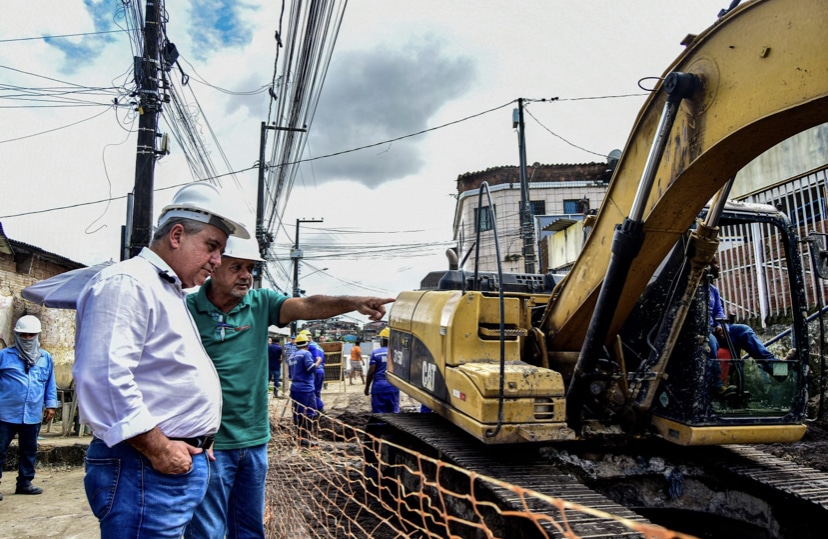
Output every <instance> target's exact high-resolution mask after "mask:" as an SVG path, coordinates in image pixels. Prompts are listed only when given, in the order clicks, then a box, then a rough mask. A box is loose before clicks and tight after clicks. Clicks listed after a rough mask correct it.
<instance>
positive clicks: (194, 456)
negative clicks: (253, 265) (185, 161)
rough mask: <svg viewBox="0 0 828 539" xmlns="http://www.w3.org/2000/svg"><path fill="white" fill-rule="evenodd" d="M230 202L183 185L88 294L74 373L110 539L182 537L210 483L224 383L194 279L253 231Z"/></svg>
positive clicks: (97, 498)
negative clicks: (198, 322) (137, 245)
mask: <svg viewBox="0 0 828 539" xmlns="http://www.w3.org/2000/svg"><path fill="white" fill-rule="evenodd" d="M225 204H226V203H225V200H224V199H223V198H222V196H221V193H219V191H218V190H217V189H216V188H215V187H213V186H211V185H209V184H207V183H193V184H189V185H186V186H184V187H182V188H181V189H180V190H179V191H178V192H177V193H176V194H175V195H174V196H173V200H172V203H171V204H169V205H168V206H166V207H164V208H163V209H162V210H161V216H160V217H159V220H158V228H157V229H156V231H155V234H154V235H153V238H152V241H151V242H150V246H149V248H144V249H143V250H142V251H141V252H140V253H139V254H138V255H137V256H135V257H133V258H130V259H129V260H124V261H122V262H119V263H117V264H113V265H111V266H108V267H107V268H105V269H103V270H102V271H101V272H100V273H98V274H97V275H96V276H95V277H93V278H92V279H91V280H90V282H89V283H87V285H86V287H85V288H84V289H83V290H82V291H81V293H80V296H79V298H78V304H77V317H76V331H75V363H74V366H73V369H72V372H73V375H74V379H75V385H76V389H77V394H78V401H79V402H81V403H83V404H82V406H81V409H80V417H81V422H82V423H84V424H86V425H89V426H90V427H91V428H92V431H93V434H94V438H93V440H92V442H91V443H90V444H89V448H88V449H87V452H86V476H85V477H84V487H85V488H86V496H87V499H88V500H89V505H90V507H91V508H92V513H94V514H95V515H96V516H97V517H98V519H99V522H100V529H101V537H102V538H103V539H109V538H118V539H120V538H122V537H154V538H161V537H164V538H179V537H181V534H182V533H183V531H184V527H185V526H186V525H187V523H188V522H189V521H190V520H191V519H192V515H193V511H194V510H195V508H196V506H197V505H198V504H199V503H201V500H202V498H203V497H204V493H205V491H206V490H207V479H208V477H209V475H208V458H207V453H206V452H205V449H206V448H207V447H209V445H210V443H211V437H212V435H213V434H215V432H216V431H217V430H218V427H219V422H220V420H221V409H222V408H221V386H220V385H219V378H218V375H217V374H216V369H215V367H213V363H212V362H211V361H210V358H209V357H208V356H207V353H206V352H205V351H204V347H203V346H202V344H201V341H200V339H199V335H198V332H197V331H196V328H195V325H194V324H193V320H192V317H190V313H189V311H187V306H186V303H185V298H186V295H187V294H186V292H184V289H185V288H192V287H193V286H196V285H200V284H202V283H203V282H204V280H205V279H207V277H209V276H210V275H211V274H212V272H213V271H215V269H216V268H217V267H218V266H219V265H220V264H221V252H222V250H223V249H224V246H225V243H226V241H227V237H228V236H230V235H240V236H243V237H249V235H248V232H247V230H246V229H245V228H244V226H243V225H242V224H241V223H239V222H238V221H236V220H234V219H232V218H230V215H231V214H234V213H235V212H234V211H233V209H232V208H228V207H226V205H225ZM262 350H264V346H262ZM139 500H140V503H138V501H139Z"/></svg>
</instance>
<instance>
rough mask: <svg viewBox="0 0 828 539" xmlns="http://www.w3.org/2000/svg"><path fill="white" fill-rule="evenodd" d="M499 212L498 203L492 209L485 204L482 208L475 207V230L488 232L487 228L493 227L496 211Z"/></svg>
mask: <svg viewBox="0 0 828 539" xmlns="http://www.w3.org/2000/svg"><path fill="white" fill-rule="evenodd" d="M496 212H497V205H495V206H492V208H491V209H490V208H489V206H483V207H482V208H475V209H474V224H475V227H476V228H475V230H479V231H480V232H486V231H487V230H491V229H492V228H493V226H494V225H493V219H494V213H496Z"/></svg>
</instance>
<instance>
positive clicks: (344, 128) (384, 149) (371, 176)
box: [308, 39, 477, 188]
mask: <svg viewBox="0 0 828 539" xmlns="http://www.w3.org/2000/svg"><path fill="white" fill-rule="evenodd" d="M442 48H443V44H442V43H441V42H440V41H437V40H433V39H424V40H421V44H410V45H408V46H407V47H406V48H405V49H404V50H387V49H383V48H376V49H373V50H370V51H351V52H345V53H342V54H334V57H333V60H332V61H331V67H330V69H329V71H328V76H327V78H326V80H325V85H324V87H323V89H322V95H321V97H320V102H319V107H318V110H317V113H316V116H315V118H314V121H313V127H312V132H311V136H310V144H309V148H308V149H309V150H310V152H311V154H310V156H311V157H313V156H319V155H327V154H330V153H335V152H341V151H344V150H350V149H353V148H357V147H360V146H365V145H369V144H373V143H376V142H380V141H383V140H388V139H393V138H396V137H400V136H403V135H407V134H410V133H414V132H417V131H422V130H424V129H427V128H428V127H429V119H430V118H431V117H432V116H433V115H434V114H435V113H436V112H437V111H438V110H440V108H441V107H442V106H443V105H445V104H446V103H448V102H449V101H451V100H453V99H457V98H458V97H460V96H462V95H463V94H464V93H465V92H466V90H467V89H468V88H469V87H470V86H471V84H472V83H473V82H474V80H475V78H476V76H477V68H476V65H475V63H474V61H473V60H472V59H471V58H468V57H454V58H452V57H448V56H447V55H446V54H444V52H443V49H442ZM423 162H424V161H423V157H422V156H421V155H420V151H419V149H418V146H417V143H416V139H409V140H402V141H398V142H394V143H390V144H387V145H384V146H377V147H373V148H369V149H366V150H360V151H358V152H353V153H349V154H345V155H343V156H338V157H335V158H329V159H322V160H319V161H316V162H314V165H313V167H314V176H315V178H316V181H317V182H326V181H333V180H352V181H357V182H360V183H362V184H364V185H366V186H368V187H372V188H373V187H376V186H378V185H380V184H381V183H383V182H386V181H389V180H394V179H399V178H402V177H405V176H408V175H411V174H414V173H416V172H417V171H419V170H420V169H421V168H422V166H423Z"/></svg>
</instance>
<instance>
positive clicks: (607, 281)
mask: <svg viewBox="0 0 828 539" xmlns="http://www.w3.org/2000/svg"><path fill="white" fill-rule="evenodd" d="M700 85H701V83H700V81H699V79H698V77H696V76H695V75H693V74H691V73H680V72H673V73H670V74H669V75H667V77H666V78H665V80H664V83H663V84H662V85H661V88H662V89H663V90H664V91H665V92H666V93H667V100H666V102H665V103H664V109H663V110H662V113H661V119H660V120H659V125H658V129H657V130H656V135H655V139H654V140H653V143H652V146H651V147H650V153H649V155H648V156H647V163H646V166H645V168H644V171H643V173H642V175H641V180H640V181H639V183H638V190H637V191H636V194H635V199H634V200H633V204H632V207H631V208H630V215H629V216H628V217H626V218H625V219H624V221H623V223H621V224H619V225H617V226H616V228H615V234H614V236H613V239H612V257H611V258H610V261H609V265H608V266H607V273H606V276H605V277H604V282H603V284H602V286H601V291H600V293H599V295H598V300H597V302H596V304H595V310H594V311H593V315H592V318H591V319H590V321H589V328H588V329H587V334H586V338H585V339H584V343H583V345H582V347H581V351H580V354H579V355H578V362H577V363H576V364H575V370H574V372H573V374H572V380H571V382H570V384H569V388H568V389H567V392H566V418H567V423H568V424H569V426H570V428H572V429H573V430H575V431H576V432H580V430H581V412H582V409H583V406H584V405H585V404H586V399H587V395H588V393H589V384H590V382H591V381H592V380H593V379H594V376H595V370H596V367H597V365H598V360H599V354H600V353H601V350H602V349H603V347H604V343H605V342H606V339H607V333H608V331H609V326H610V323H611V322H612V317H613V315H614V313H615V309H616V308H617V307H618V301H619V299H620V297H621V291H622V290H623V288H624V281H626V280H627V275H628V273H629V270H630V266H631V265H632V261H633V260H634V259H635V257H636V256H638V253H639V251H640V249H641V246H642V244H643V243H644V207H645V205H646V203H647V198H648V197H649V195H650V192H651V191H652V186H653V182H654V180H655V175H656V171H657V170H658V165H659V163H660V162H661V157H662V155H663V154H664V148H665V147H666V145H667V140H668V137H669V135H670V130H671V129H672V127H673V123H674V121H675V119H676V114H677V113H678V109H679V105H680V104H681V101H682V100H683V99H685V98H687V97H691V96H692V95H693V94H694V93H695V91H696V89H697V88H698V87H699V86H700Z"/></svg>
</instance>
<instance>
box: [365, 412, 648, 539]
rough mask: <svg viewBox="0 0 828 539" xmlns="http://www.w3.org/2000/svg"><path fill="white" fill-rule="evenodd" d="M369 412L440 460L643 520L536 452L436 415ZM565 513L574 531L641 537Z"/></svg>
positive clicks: (601, 538) (605, 537)
mask: <svg viewBox="0 0 828 539" xmlns="http://www.w3.org/2000/svg"><path fill="white" fill-rule="evenodd" d="M374 417H375V418H377V419H379V420H381V421H383V422H385V423H388V424H389V425H392V426H393V427H394V428H396V429H399V430H401V431H403V432H405V433H407V434H409V435H411V436H414V437H416V438H417V439H419V440H421V441H422V442H424V443H426V444H427V445H429V446H430V447H431V448H433V449H434V450H435V451H437V452H438V454H440V456H441V458H442V459H443V460H445V461H447V462H450V463H452V464H454V465H457V466H460V467H462V468H465V469H467V470H470V471H474V472H477V473H480V474H483V475H487V476H490V477H495V478H497V479H499V480H501V481H505V482H507V483H511V484H513V485H517V486H520V487H522V488H526V489H531V490H533V491H536V492H539V493H542V494H545V495H547V496H550V497H555V498H560V499H563V500H566V501H569V502H573V503H578V504H581V505H584V506H588V507H591V508H594V509H600V510H601V511H605V512H607V513H610V514H613V515H616V516H620V517H624V518H626V519H629V520H634V521H637V522H641V523H649V521H648V520H647V519H645V518H644V517H642V516H640V515H638V514H637V513H635V512H633V511H631V510H630V509H628V508H626V507H624V506H623V505H620V504H618V503H616V502H614V501H612V500H610V499H609V498H607V497H606V496H604V495H602V494H600V493H598V492H596V491H594V490H592V489H590V488H588V487H586V486H585V485H584V484H582V483H581V482H580V481H578V479H576V478H575V477H573V476H572V475H570V474H568V473H566V472H565V471H562V470H561V469H560V468H558V467H556V466H554V465H551V464H549V463H548V462H546V461H542V460H539V459H538V458H537V457H534V458H530V457H529V456H528V455H527V454H523V453H520V452H517V453H520V454H515V453H516V452H515V451H512V452H511V454H510V455H504V454H503V453H504V452H503V451H500V449H501V448H498V447H490V446H484V445H483V444H481V443H480V442H479V441H478V440H475V439H474V438H472V437H470V436H468V435H467V434H465V433H463V432H460V431H459V430H457V429H456V428H455V427H454V426H452V425H451V424H450V423H448V422H446V421H445V420H444V419H442V418H440V417H439V416H436V415H433V414H382V415H376V416H374ZM470 449H471V450H472V451H473V453H472V452H470ZM489 491H490V492H491V493H492V494H494V495H495V496H497V498H498V499H499V500H500V501H501V502H502V503H503V504H504V505H505V506H506V507H504V508H506V509H509V510H515V511H522V510H524V500H523V499H521V498H520V497H519V496H517V495H516V494H515V493H514V492H513V491H511V490H509V489H504V488H500V487H497V486H491V487H489ZM525 503H526V506H528V507H529V508H530V509H539V510H544V511H547V512H548V511H549V506H548V505H547V504H546V503H544V502H542V501H540V500H537V499H534V500H533V499H531V498H527V499H526V501H525ZM555 513H557V510H555ZM551 516H552V517H555V518H557V517H558V516H559V514H551ZM566 518H567V522H568V523H569V525H570V527H571V528H572V530H573V531H574V532H575V533H576V534H577V535H578V536H579V537H583V538H595V539H610V538H639V537H642V535H641V534H639V533H637V532H634V531H632V530H630V529H629V528H627V527H626V526H624V525H622V524H621V523H619V522H618V521H615V520H612V519H602V518H598V517H594V516H592V515H588V514H584V513H580V512H577V511H571V512H567V514H566ZM544 530H545V531H546V533H548V534H549V536H550V537H556V538H557V537H565V536H564V535H563V534H561V533H560V532H559V531H558V530H557V529H556V528H555V527H554V526H552V525H548V524H545V525H544Z"/></svg>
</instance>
